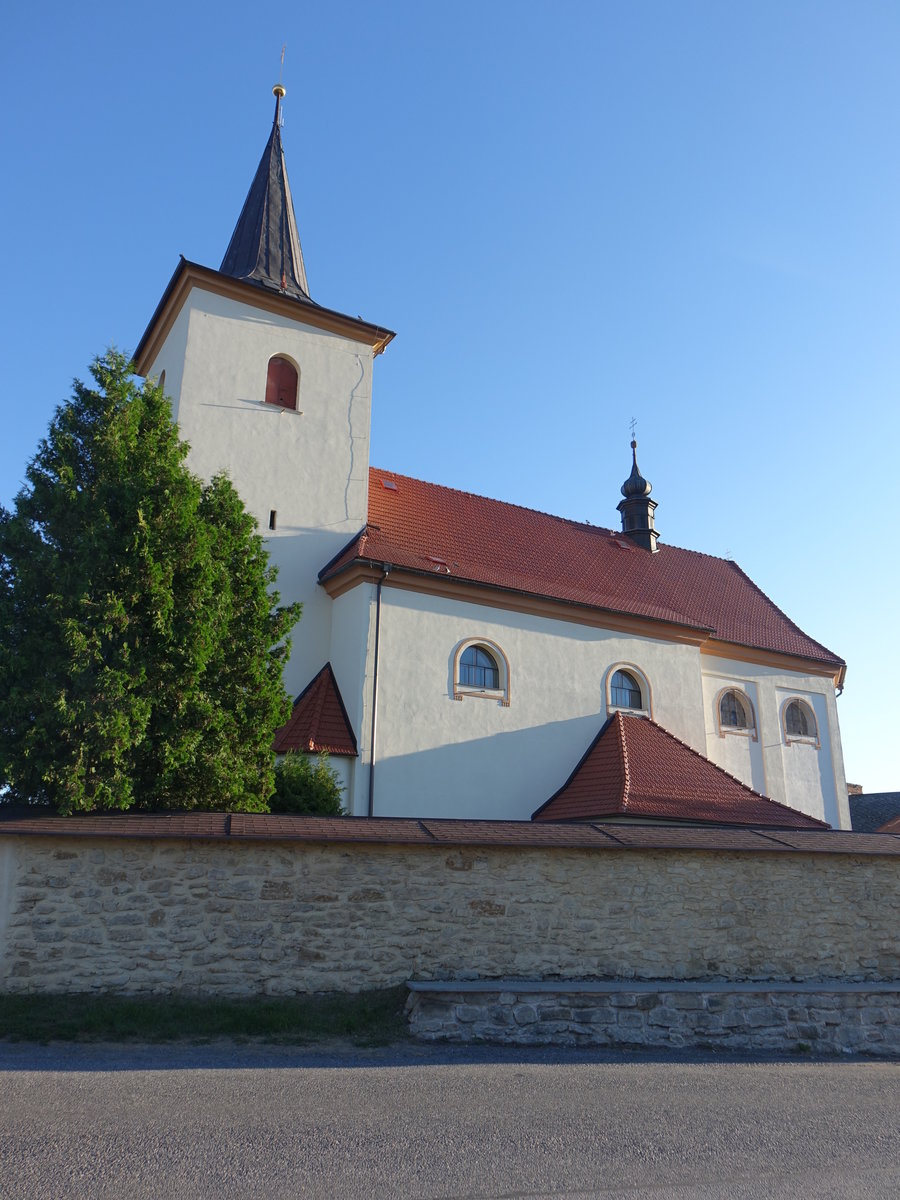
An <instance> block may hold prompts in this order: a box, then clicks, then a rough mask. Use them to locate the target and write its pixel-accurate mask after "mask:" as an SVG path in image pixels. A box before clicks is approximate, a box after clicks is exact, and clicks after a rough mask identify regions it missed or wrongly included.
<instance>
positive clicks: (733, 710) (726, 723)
mask: <svg viewBox="0 0 900 1200" xmlns="http://www.w3.org/2000/svg"><path fill="white" fill-rule="evenodd" d="M755 728H756V721H755V719H754V716H753V705H752V704H751V703H750V699H749V697H748V696H745V695H744V693H743V692H741V691H738V690H737V688H726V689H725V691H724V692H722V693H721V695H720V696H719V732H720V733H721V734H725V733H727V732H732V733H735V732H740V733H752V732H753V731H754V730H755Z"/></svg>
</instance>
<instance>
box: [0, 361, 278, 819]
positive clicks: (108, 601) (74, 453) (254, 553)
mask: <svg viewBox="0 0 900 1200" xmlns="http://www.w3.org/2000/svg"><path fill="white" fill-rule="evenodd" d="M91 372H92V375H93V377H94V380H95V382H96V385H97V386H96V387H95V388H91V387H88V386H86V385H85V384H83V383H80V382H77V381H76V383H75V385H74V395H73V397H72V399H71V400H70V401H69V402H68V403H66V404H64V405H63V406H61V407H60V408H59V409H58V410H57V412H56V415H55V416H54V418H53V421H52V422H51V425H50V430H49V433H48V435H47V437H46V438H45V439H44V440H43V441H42V442H41V444H40V446H39V448H38V451H37V454H36V455H35V458H34V460H33V461H32V462H31V464H30V465H29V467H28V470H27V473H26V478H27V485H26V487H25V488H24V489H23V490H22V491H21V492H20V493H19V495H18V496H17V498H16V501H15V507H14V511H13V512H9V511H7V510H5V509H0V696H2V703H0V783H2V784H3V785H5V787H6V789H7V793H6V794H7V796H8V798H11V799H15V800H19V801H24V802H38V801H49V802H50V803H52V804H53V805H54V806H55V807H56V808H57V810H58V811H59V812H61V813H71V812H76V811H91V810H96V809H128V808H132V807H136V808H144V809H148V808H184V809H190V808H200V809H231V810H244V811H265V810H266V801H267V800H268V797H269V796H270V795H271V793H272V788H273V759H272V750H271V747H272V741H273V735H274V731H275V729H276V728H277V726H278V725H279V724H281V723H282V722H283V721H284V720H286V719H287V716H288V714H289V711H290V704H289V701H288V698H287V696H286V694H285V691H284V687H283V685H282V682H281V667H282V663H283V661H284V659H285V657H286V656H287V653H288V641H287V638H288V635H289V633H290V630H291V628H292V627H293V625H294V624H295V622H296V621H297V619H298V617H299V615H300V609H299V606H298V605H292V606H288V607H284V608H280V607H278V596H277V593H275V592H273V591H272V584H273V583H274V579H275V571H274V569H273V568H272V567H270V566H269V565H268V562H267V558H266V552H265V548H264V546H263V542H262V539H261V538H260V537H259V535H258V534H257V533H256V531H255V522H254V521H253V519H252V517H250V516H249V514H248V513H247V512H246V511H245V510H244V507H243V505H242V503H241V501H240V498H239V497H238V495H237V493H236V492H235V490H234V488H233V487H232V486H231V484H230V483H229V481H228V480H227V479H226V478H224V477H219V478H216V479H214V480H212V482H211V483H210V484H209V485H207V486H205V487H204V486H203V485H202V484H201V482H200V481H199V480H198V479H197V478H195V477H194V476H193V475H192V474H191V473H190V471H189V470H188V469H187V467H186V465H185V456H186V455H187V451H188V447H187V445H186V444H185V443H184V442H182V441H181V440H180V439H179V437H178V433H177V430H176V429H175V426H174V424H173V422H172V414H171V410H170V407H169V403H168V401H167V400H166V398H165V396H164V395H163V393H162V390H161V389H160V388H159V387H158V386H157V385H156V384H155V383H153V382H150V381H148V382H145V383H143V384H139V383H138V382H136V381H135V379H134V377H133V375H132V373H131V364H130V363H129V362H128V360H127V358H126V357H125V356H124V355H121V354H119V353H117V352H116V351H109V352H108V353H107V354H105V355H104V356H103V357H102V358H99V359H97V360H96V361H95V362H94V364H93V366H92V368H91Z"/></svg>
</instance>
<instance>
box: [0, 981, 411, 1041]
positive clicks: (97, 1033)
mask: <svg viewBox="0 0 900 1200" xmlns="http://www.w3.org/2000/svg"><path fill="white" fill-rule="evenodd" d="M405 999H406V996H405V988H399V987H398V988H389V989H383V990H379V991H370V992H359V993H357V994H355V995H346V994H344V993H328V994H320V995H311V996H285V997H274V996H255V997H253V998H251V999H240V1000H228V999H225V1000H223V999H213V998H211V997H201V996H197V997H194V996H191V997H184V996H141V997H137V996H116V995H100V996H95V995H92V994H85V993H76V994H73V995H67V996H58V995H53V996H48V995H29V996H21V995H0V1038H6V1039H8V1040H9V1041H14V1042H43V1043H46V1042H51V1041H61V1042H101V1041H103V1042H129V1041H141V1042H176V1041H190V1042H207V1041H211V1040H212V1039H213V1038H232V1039H233V1040H235V1041H247V1040H249V1039H251V1038H253V1039H257V1040H261V1041H265V1042H275V1043H283V1044H291V1045H301V1046H304V1045H310V1044H312V1043H315V1042H324V1041H330V1040H332V1039H334V1038H341V1039H348V1040H349V1041H351V1042H352V1043H353V1044H354V1045H356V1046H383V1045H387V1044H389V1043H390V1042H394V1041H398V1040H401V1039H403V1038H405V1037H407V1036H408V1034H407V1027H406V1021H405V1020H404V1017H403V1005H404V1002H405Z"/></svg>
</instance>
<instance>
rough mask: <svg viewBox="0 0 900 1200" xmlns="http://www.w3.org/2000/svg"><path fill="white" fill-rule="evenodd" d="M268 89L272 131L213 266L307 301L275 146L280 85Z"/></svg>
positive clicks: (303, 270)
mask: <svg viewBox="0 0 900 1200" xmlns="http://www.w3.org/2000/svg"><path fill="white" fill-rule="evenodd" d="M274 92H275V120H274V122H273V124H272V132H271V133H270V134H269V140H268V142H267V143H266V148H265V150H264V151H263V156H262V158H261V159H260V160H259V166H258V167H257V168H256V175H255V176H254V177H253V183H252V184H251V185H250V191H249V192H248V193H247V199H246V200H245V201H244V207H243V208H242V209H241V215H240V216H239V217H238V223H237V225H235V227H234V233H233V234H232V235H231V241H230V242H229V243H228V249H227V250H226V251H225V257H224V258H223V259H222V265H221V267H220V268H219V270H220V271H221V272H222V274H223V275H231V276H233V277H234V278H235V279H243V280H244V281H245V282H246V283H253V284H256V285H257V286H258V287H265V288H271V289H272V290H273V291H276V292H281V293H282V294H284V295H287V296H293V297H295V299H297V300H306V301H308V302H309V303H312V301H310V296H309V285H308V284H307V282H306V268H305V267H304V266H303V251H302V250H301V249H300V236H299V234H298V233H297V218H296V217H295V216H294V205H293V202H292V200H291V189H290V187H289V185H288V177H287V169H286V167H285V165H284V152H283V150H282V148H281V122H280V118H281V97H282V96H283V95H284V88H282V87H281V86H280V85H278V86H276V87H275V88H274Z"/></svg>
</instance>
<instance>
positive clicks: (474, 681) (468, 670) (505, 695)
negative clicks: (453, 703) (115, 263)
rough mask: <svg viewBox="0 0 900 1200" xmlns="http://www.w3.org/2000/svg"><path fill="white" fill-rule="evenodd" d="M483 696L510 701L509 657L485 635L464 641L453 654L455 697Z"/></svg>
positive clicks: (458, 698) (502, 702)
mask: <svg viewBox="0 0 900 1200" xmlns="http://www.w3.org/2000/svg"><path fill="white" fill-rule="evenodd" d="M464 696H479V697H482V698H486V699H489V700H498V701H499V702H500V704H502V705H503V706H504V707H505V706H508V705H509V659H508V658H507V657H506V655H505V654H504V652H503V651H502V650H501V649H500V647H499V646H498V645H497V644H496V642H491V641H488V640H487V639H483V638H470V639H467V640H466V641H464V642H460V643H459V645H458V646H457V647H456V650H455V652H454V655H453V699H454V700H462V699H463V697H464Z"/></svg>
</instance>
